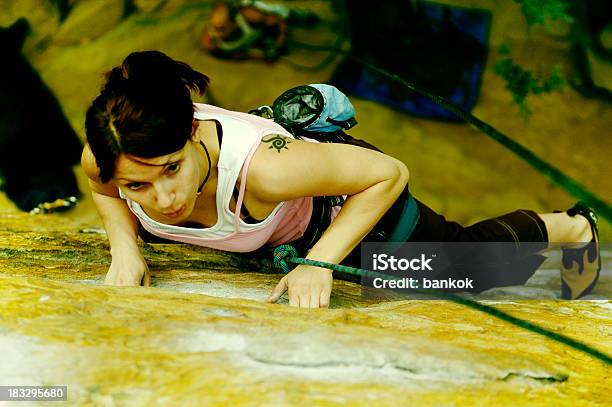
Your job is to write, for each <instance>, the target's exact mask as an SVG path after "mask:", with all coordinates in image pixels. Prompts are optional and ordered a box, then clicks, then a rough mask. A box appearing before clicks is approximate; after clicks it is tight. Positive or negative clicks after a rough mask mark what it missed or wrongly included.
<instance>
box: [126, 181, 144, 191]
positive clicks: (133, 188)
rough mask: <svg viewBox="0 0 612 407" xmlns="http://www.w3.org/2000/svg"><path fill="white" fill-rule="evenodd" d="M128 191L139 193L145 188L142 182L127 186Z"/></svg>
mask: <svg viewBox="0 0 612 407" xmlns="http://www.w3.org/2000/svg"><path fill="white" fill-rule="evenodd" d="M126 187H127V189H129V190H130V191H139V190H141V189H142V188H143V187H144V184H143V183H142V182H132V183H129V184H127V185H126Z"/></svg>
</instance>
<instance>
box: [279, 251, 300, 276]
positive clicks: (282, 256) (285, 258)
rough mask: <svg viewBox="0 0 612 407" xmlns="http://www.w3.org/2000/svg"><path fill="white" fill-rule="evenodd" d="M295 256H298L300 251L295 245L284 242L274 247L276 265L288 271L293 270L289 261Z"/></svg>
mask: <svg viewBox="0 0 612 407" xmlns="http://www.w3.org/2000/svg"><path fill="white" fill-rule="evenodd" d="M295 257H298V251H297V250H296V249H295V247H293V246H291V245H288V244H282V245H280V246H278V247H277V248H276V249H274V266H275V267H278V268H280V269H282V270H283V271H284V272H285V273H288V272H290V271H291V266H290V265H289V264H288V262H291V260H293V258H295Z"/></svg>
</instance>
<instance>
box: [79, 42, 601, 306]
mask: <svg viewBox="0 0 612 407" xmlns="http://www.w3.org/2000/svg"><path fill="white" fill-rule="evenodd" d="M208 82H209V80H208V78H207V77H206V76H205V75H203V74H201V73H199V72H197V71H195V70H193V69H191V68H190V67H189V66H188V65H187V64H185V63H182V62H179V61H175V60H173V59H171V58H170V57H168V56H166V55H165V54H163V53H161V52H158V51H146V52H135V53H132V54H130V55H128V56H127V58H125V60H124V61H123V63H122V64H121V66H119V67H115V68H113V69H112V70H111V71H110V72H109V73H108V74H107V78H106V84H105V85H104V87H103V89H102V91H101V93H100V95H99V96H97V97H96V98H95V100H94V101H93V103H92V105H91V107H90V108H89V110H88V111H87V116H86V123H85V126H86V131H87V144H86V145H85V148H84V150H83V154H82V159H81V163H82V166H83V169H84V171H85V173H86V174H87V176H88V177H89V184H90V187H91V192H92V196H93V200H94V202H95V205H96V207H97V209H98V212H99V213H100V215H101V218H102V221H103V223H104V227H105V228H106V231H107V235H108V239H109V242H110V252H111V255H112V262H111V265H110V268H109V270H108V274H107V276H106V279H105V283H106V284H112V285H139V284H142V285H145V286H148V285H150V282H151V277H150V274H149V271H148V268H147V264H146V262H145V259H144V258H143V255H142V254H141V253H140V251H139V248H138V245H137V238H138V236H139V235H140V236H141V238H142V239H143V240H145V241H176V242H183V243H189V244H192V245H199V246H206V247H211V248H215V249H220V250H227V251H232V252H249V251H254V250H257V249H259V248H261V247H263V246H277V245H280V244H284V243H290V244H292V245H295V246H296V247H297V248H299V250H301V251H302V253H303V254H304V255H305V256H306V258H308V259H315V260H320V261H325V262H331V263H342V262H344V264H349V265H355V266H359V264H358V262H359V244H360V242H362V241H408V242H419V241H421V242H422V241H425V242H432V241H461V242H466V241H467V242H478V241H485V242H486V241H508V242H539V243H540V246H539V247H540V248H541V249H545V248H546V247H547V245H548V242H557V243H564V242H584V243H582V244H580V245H577V244H574V245H573V246H572V247H571V248H564V249H563V251H564V253H563V267H562V270H561V273H562V296H563V297H564V298H568V299H570V298H572V299H573V298H579V297H581V296H584V295H586V294H588V293H589V292H590V291H591V290H592V289H593V286H594V285H595V283H596V281H597V278H598V275H599V270H600V267H601V260H600V258H599V251H598V241H597V228H596V220H597V219H596V216H595V214H594V212H593V211H592V210H590V209H589V208H588V207H586V206H584V205H582V204H577V205H576V206H574V207H573V208H571V209H569V210H568V211H566V212H560V213H549V214H536V213H535V212H533V211H530V210H518V211H515V212H512V213H509V214H506V215H503V216H500V217H497V218H493V219H489V220H485V221H482V222H479V223H476V224H475V225H472V226H469V227H463V226H460V225H459V224H457V223H455V222H450V221H447V220H446V219H445V218H444V217H443V216H440V215H438V214H436V213H435V212H434V211H432V210H431V209H429V208H428V207H427V206H425V205H424V204H423V203H421V202H419V201H417V200H416V199H415V198H414V197H412V195H411V194H410V193H409V192H408V188H407V184H408V179H409V173H408V169H407V167H406V165H405V164H404V163H403V162H401V161H399V160H397V159H395V158H393V157H391V156H389V155H386V154H383V153H381V152H380V151H377V150H376V149H375V148H373V147H372V146H370V145H369V144H367V143H365V142H363V141H361V140H355V139H352V138H350V137H348V136H347V138H346V139H344V141H345V142H338V143H327V142H316V141H314V140H312V139H299V138H296V137H294V136H293V135H292V133H290V132H288V131H287V130H286V129H285V128H284V127H282V126H280V125H279V124H277V123H275V122H274V121H272V120H269V119H266V118H262V117H258V116H256V115H251V114H246V113H239V112H234V111H229V110H225V109H222V108H219V107H215V106H211V105H206V104H200V103H193V102H192V99H191V91H194V92H197V93H198V94H200V95H201V94H203V93H204V92H205V90H206V88H207V86H208ZM330 88H331V87H321V89H322V91H323V92H327V91H329V89H330ZM331 96H333V95H332V94H330V95H326V97H327V99H329V98H330V97H331ZM523 255H525V253H523ZM528 255H534V256H535V255H536V253H529V254H528ZM536 263H537V264H534V266H533V267H532V269H531V270H530V271H529V273H527V274H522V275H521V276H520V278H519V281H514V283H517V284H522V283H524V282H525V281H526V280H527V279H528V278H529V276H530V275H531V274H533V273H534V272H535V270H536V269H537V267H538V266H539V262H536ZM492 285H493V286H494V285H495V284H494V283H492ZM484 288H488V287H480V288H479V291H480V290H482V289H484ZM331 289H332V272H331V271H329V270H327V269H324V268H319V267H313V266H307V265H299V266H297V267H295V268H294V269H293V270H292V271H291V272H289V273H288V274H287V275H285V276H284V277H283V278H282V279H281V280H280V282H279V283H278V285H277V286H276V288H275V289H274V290H273V292H272V293H271V295H270V296H269V298H268V299H267V301H268V302H276V301H277V300H278V299H279V298H280V296H281V295H282V294H283V293H284V292H285V291H288V296H289V303H290V305H292V306H299V307H305V308H308V307H310V308H317V307H328V305H329V298H330V295H331Z"/></svg>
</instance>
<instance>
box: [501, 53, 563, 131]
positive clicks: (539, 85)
mask: <svg viewBox="0 0 612 407" xmlns="http://www.w3.org/2000/svg"><path fill="white" fill-rule="evenodd" d="M499 53H500V55H502V56H503V58H502V59H500V60H499V61H497V62H496V63H495V66H494V67H493V70H494V71H495V73H496V74H498V75H499V76H501V77H502V78H504V79H505V80H506V89H508V90H509V91H510V93H512V101H513V102H514V103H516V104H517V105H518V107H519V109H520V114H521V116H522V117H523V118H524V119H527V118H528V117H529V116H530V115H531V113H532V111H531V108H530V107H529V104H528V103H527V96H529V94H530V93H532V94H534V95H540V94H542V93H550V92H553V91H556V90H560V89H562V88H563V84H564V81H563V78H562V74H561V67H560V66H559V65H555V66H554V67H553V69H552V72H551V74H550V75H549V76H548V77H545V76H544V75H543V74H542V73H541V72H535V73H534V72H532V71H529V70H526V69H524V68H522V67H521V66H519V65H517V64H515V63H514V61H512V58H511V56H510V46H509V45H508V44H507V43H502V44H501V46H500V47H499Z"/></svg>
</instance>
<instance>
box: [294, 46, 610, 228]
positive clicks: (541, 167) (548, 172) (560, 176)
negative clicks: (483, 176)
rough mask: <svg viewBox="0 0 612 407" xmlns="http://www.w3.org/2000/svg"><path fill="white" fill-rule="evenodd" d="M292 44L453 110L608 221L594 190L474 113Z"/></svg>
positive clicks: (373, 67) (404, 82) (400, 80)
mask: <svg viewBox="0 0 612 407" xmlns="http://www.w3.org/2000/svg"><path fill="white" fill-rule="evenodd" d="M291 43H292V44H293V45H296V46H299V47H302V48H305V49H312V50H318V51H330V52H335V53H338V54H340V55H344V56H346V57H347V58H350V59H352V60H354V61H357V62H358V63H360V64H362V65H363V66H365V67H366V68H368V69H370V70H372V71H376V72H378V73H380V74H381V75H384V76H386V77H387V78H389V79H391V80H393V81H395V82H397V83H399V84H401V85H402V86H405V87H407V88H408V89H410V90H412V91H414V92H417V93H420V94H421V95H423V96H425V97H427V98H429V99H431V100H432V101H433V102H434V103H437V104H438V105H440V106H442V107H444V108H445V109H447V110H449V111H451V112H453V113H454V114H455V115H457V117H460V118H461V119H463V120H465V121H466V122H468V123H470V124H471V125H473V126H474V127H476V128H477V129H478V130H480V131H482V132H483V133H485V134H486V135H488V136H489V137H491V138H492V139H493V140H495V141H497V142H498V143H500V144H501V145H503V146H504V147H506V148H507V149H509V150H510V151H512V152H513V153H515V154H516V155H517V156H519V157H520V158H522V159H523V160H524V161H525V162H527V163H528V164H529V165H531V166H532V167H533V168H535V169H536V170H537V171H539V172H540V173H541V174H543V175H544V176H546V177H548V178H549V179H550V180H551V181H552V182H553V183H555V184H556V185H558V186H560V187H561V188H562V189H564V190H565V191H566V192H568V193H569V194H570V195H573V196H575V197H576V198H578V199H579V200H581V201H584V202H586V203H587V205H589V206H591V207H592V208H593V209H595V211H596V212H597V213H598V214H599V215H600V216H602V217H603V218H605V219H606V220H607V221H608V222H612V206H610V204H608V203H607V202H606V201H604V200H603V199H601V198H600V197H599V196H597V195H596V194H595V193H594V192H591V191H590V190H588V189H587V188H586V187H584V186H583V185H581V184H580V183H578V182H577V181H576V180H574V179H572V178H570V177H569V176H568V175H566V174H564V173H563V172H562V171H561V170H559V169H558V168H556V167H554V166H552V165H551V164H549V163H547V162H546V161H544V160H543V159H541V158H540V157H538V156H537V155H536V154H535V153H534V152H533V151H531V150H529V149H528V148H526V147H524V146H522V145H521V144H519V143H518V142H516V141H514V140H513V139H511V138H510V137H508V136H506V135H505V134H503V133H502V132H500V131H499V130H497V129H495V128H494V127H492V126H491V125H489V124H487V123H485V122H483V121H482V120H480V119H478V118H477V117H475V116H474V115H472V114H471V113H468V112H465V111H463V110H462V109H461V108H460V107H459V106H457V105H455V104H454V103H452V102H451V101H449V100H447V99H445V98H443V97H441V96H438V95H434V94H432V93H430V92H428V91H427V90H426V89H424V88H422V87H420V86H418V85H416V84H414V83H412V82H410V81H407V80H405V79H403V78H401V77H399V76H398V75H395V74H392V73H389V72H387V71H385V70H384V69H382V68H380V67H378V66H376V65H373V64H371V63H369V62H367V61H365V60H363V59H361V58H358V57H356V56H354V55H351V53H350V52H348V51H345V50H343V49H341V48H338V47H335V46H326V45H313V44H306V43H302V42H299V41H295V40H292V42H291Z"/></svg>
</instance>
